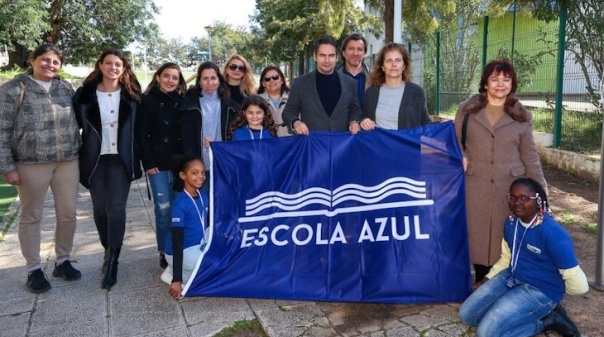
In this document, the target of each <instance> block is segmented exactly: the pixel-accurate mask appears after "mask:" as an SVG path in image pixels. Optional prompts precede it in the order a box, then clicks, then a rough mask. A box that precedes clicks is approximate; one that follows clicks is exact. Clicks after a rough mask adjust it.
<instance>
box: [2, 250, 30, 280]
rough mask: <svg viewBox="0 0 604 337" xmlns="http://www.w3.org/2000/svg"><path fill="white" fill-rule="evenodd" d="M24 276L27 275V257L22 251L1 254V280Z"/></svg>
mask: <svg viewBox="0 0 604 337" xmlns="http://www.w3.org/2000/svg"><path fill="white" fill-rule="evenodd" d="M24 277H27V269H25V259H24V258H23V256H22V255H21V251H19V252H18V253H15V254H6V255H4V256H0V280H11V279H15V278H19V279H21V278H24Z"/></svg>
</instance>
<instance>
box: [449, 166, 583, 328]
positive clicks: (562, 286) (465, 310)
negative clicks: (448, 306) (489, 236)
mask: <svg viewBox="0 0 604 337" xmlns="http://www.w3.org/2000/svg"><path fill="white" fill-rule="evenodd" d="M507 202H508V206H509V208H510V211H511V214H510V216H509V218H508V219H506V220H505V224H504V233H503V240H502V243H501V258H500V259H499V261H497V263H495V265H494V266H493V267H492V268H491V271H490V272H489V273H488V274H487V276H486V277H485V279H484V280H482V281H480V282H479V283H477V284H475V285H474V287H473V288H474V289H475V291H474V293H472V295H470V297H468V298H467V299H466V300H465V302H464V303H463V304H462V305H461V308H460V309H459V315H460V317H461V320H462V321H463V322H464V323H465V324H467V325H470V326H476V327H477V329H476V335H477V336H479V337H488V336H493V337H505V336H509V337H522V336H534V335H537V334H539V333H541V332H545V331H556V332H557V333H559V334H560V335H562V336H565V337H573V336H580V332H579V329H578V328H577V326H576V325H575V324H574V322H573V321H572V320H571V319H570V318H569V317H568V316H567V315H566V312H565V311H564V309H563V308H562V307H561V306H560V304H559V302H560V301H561V300H562V297H563V295H564V294H565V293H567V294H569V295H580V294H584V293H586V292H587V291H588V290H589V285H588V283H587V278H586V277H585V273H584V272H583V270H581V267H580V266H579V262H578V260H577V257H576V256H575V252H574V249H573V242H572V240H571V238H570V235H569V234H568V233H567V232H566V230H565V229H564V227H562V226H561V225H560V224H559V223H558V222H556V220H554V219H553V218H552V217H551V216H550V215H549V214H548V211H549V205H548V202H547V196H546V195H545V191H544V189H543V187H542V186H541V184H539V183H538V182H537V181H536V180H533V179H530V178H518V179H516V180H514V182H513V183H512V185H511V187H510V190H509V191H508V194H507Z"/></svg>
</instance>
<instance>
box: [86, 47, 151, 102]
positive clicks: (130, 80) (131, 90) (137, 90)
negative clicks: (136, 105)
mask: <svg viewBox="0 0 604 337" xmlns="http://www.w3.org/2000/svg"><path fill="white" fill-rule="evenodd" d="M107 55H114V56H117V57H118V58H119V59H120V60H121V61H122V63H123V65H124V72H123V73H122V76H120V79H119V82H120V83H121V84H122V87H123V88H124V89H125V90H126V92H127V93H128V95H130V97H132V98H133V99H134V100H136V101H139V102H140V100H141V95H142V91H141V85H140V83H138V79H137V78H136V74H135V73H134V70H132V65H130V62H129V61H128V59H127V58H126V55H124V53H123V52H122V51H121V50H117V49H107V50H105V51H104V52H103V53H102V54H101V56H99V58H98V60H97V61H96V62H95V63H94V70H93V71H92V72H91V73H90V75H88V77H86V79H85V80H84V84H88V83H100V82H101V81H102V80H103V73H102V72H101V64H102V63H103V61H104V60H105V57H107Z"/></svg>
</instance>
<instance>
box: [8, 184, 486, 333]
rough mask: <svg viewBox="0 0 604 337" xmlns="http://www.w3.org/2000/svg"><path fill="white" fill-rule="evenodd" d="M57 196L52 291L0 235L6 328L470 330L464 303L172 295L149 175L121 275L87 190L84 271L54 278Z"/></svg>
mask: <svg viewBox="0 0 604 337" xmlns="http://www.w3.org/2000/svg"><path fill="white" fill-rule="evenodd" d="M52 208H53V201H52V198H51V196H50V194H49V197H48V198H47V202H46V205H45V213H44V220H43V233H42V242H43V244H42V258H43V261H44V268H43V269H44V271H45V272H46V273H47V275H48V276H49V278H50V282H51V284H52V289H51V290H50V291H48V292H46V293H43V294H38V295H36V294H32V293H30V292H28V291H27V289H26V287H25V280H26V273H25V271H24V268H23V265H24V263H25V261H24V259H23V257H22V256H21V253H20V250H19V242H18V238H17V232H16V227H17V226H16V225H13V226H12V227H11V229H10V230H9V231H8V233H7V234H6V239H5V241H4V242H2V243H0V298H1V299H2V300H1V301H2V305H1V306H0V336H11V337H12V336H213V335H215V334H216V333H218V332H220V331H221V330H222V329H224V328H226V327H229V326H232V325H234V323H235V322H238V321H242V320H251V319H254V318H257V319H258V321H259V322H260V323H261V324H262V326H263V328H264V330H265V331H266V333H267V335H269V336H271V337H277V336H279V337H280V336H283V337H291V336H324V337H329V336H371V337H377V336H380V337H383V336H391V337H392V336H432V337H434V336H474V335H475V334H474V333H473V330H472V329H469V328H467V327H466V326H464V325H463V324H461V323H460V321H459V318H458V315H457V309H458V308H459V304H455V303H452V304H437V305H392V304H350V303H315V302H304V301H276V300H258V299H243V298H212V297H197V298H186V299H183V300H181V301H175V300H173V299H172V298H171V297H170V296H169V295H168V292H167V285H165V284H164V283H162V282H161V281H160V279H159V275H160V273H161V270H160V268H159V265H158V254H157V252H156V250H155V246H156V244H155V234H154V230H153V205H152V203H151V202H150V201H149V200H147V191H146V187H145V184H144V180H139V181H136V182H134V183H133V184H132V189H131V191H130V199H129V202H128V217H127V218H128V223H127V231H126V237H125V243H124V247H123V248H122V253H121V257H120V264H119V273H118V283H117V285H116V286H115V287H114V288H113V289H112V290H111V291H106V290H102V289H101V287H100V285H101V277H102V275H101V271H100V267H101V261H102V259H103V249H102V247H101V245H100V244H99V241H98V237H97V233H96V229H95V226H94V223H93V220H92V206H91V204H90V196H89V193H88V191H87V190H85V189H81V190H80V194H79V198H78V229H77V233H76V240H75V241H76V242H75V247H74V252H73V256H72V258H73V260H74V266H75V267H76V268H78V269H80V270H81V271H82V279H81V280H79V281H75V282H66V281H63V280H62V279H56V278H53V277H52V276H51V273H52V269H53V261H54V246H53V243H52V238H53V233H54V230H53V227H54V221H55V220H54V211H53V210H52Z"/></svg>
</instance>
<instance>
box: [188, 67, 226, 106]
mask: <svg viewBox="0 0 604 337" xmlns="http://www.w3.org/2000/svg"><path fill="white" fill-rule="evenodd" d="M206 69H213V70H214V71H215V72H216V76H217V77H218V82H219V84H218V90H217V92H218V97H220V99H226V98H229V97H230V95H231V94H230V91H229V88H228V87H227V85H226V82H225V80H224V77H223V76H222V74H221V73H220V69H219V68H218V66H217V65H216V64H215V63H214V62H212V61H206V62H203V63H202V64H200V65H199V67H198V68H197V77H196V78H195V85H194V86H192V87H191V88H190V89H189V92H188V93H191V94H195V95H197V96H201V73H202V72H203V71H204V70H206Z"/></svg>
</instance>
